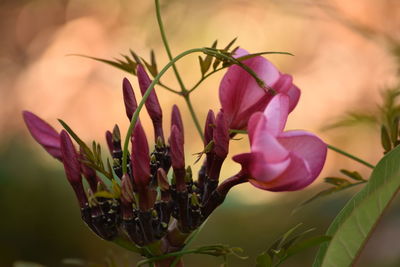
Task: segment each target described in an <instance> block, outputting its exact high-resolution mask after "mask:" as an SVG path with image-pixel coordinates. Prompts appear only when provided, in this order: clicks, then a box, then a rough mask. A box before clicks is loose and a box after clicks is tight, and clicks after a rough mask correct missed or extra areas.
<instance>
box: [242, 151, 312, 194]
mask: <svg viewBox="0 0 400 267" xmlns="http://www.w3.org/2000/svg"><path fill="white" fill-rule="evenodd" d="M310 177H311V174H310V171H309V168H308V166H307V164H306V162H305V161H304V160H303V159H301V158H299V157H297V156H296V155H290V165H289V166H288V167H287V168H286V169H285V171H284V172H283V173H281V174H280V175H279V176H277V177H276V178H275V179H273V180H270V181H262V180H260V179H257V180H256V179H252V180H249V181H250V183H251V184H252V185H254V186H256V187H258V188H261V189H264V190H269V191H274V192H279V191H293V190H298V189H300V186H298V184H301V185H302V186H303V187H304V186H306V185H308V184H310V183H311V182H312V181H313V180H311V179H310Z"/></svg>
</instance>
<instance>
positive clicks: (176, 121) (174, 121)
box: [171, 105, 184, 142]
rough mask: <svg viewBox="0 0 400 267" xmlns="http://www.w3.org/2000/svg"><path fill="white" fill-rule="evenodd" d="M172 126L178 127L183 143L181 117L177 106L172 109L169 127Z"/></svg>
mask: <svg viewBox="0 0 400 267" xmlns="http://www.w3.org/2000/svg"><path fill="white" fill-rule="evenodd" d="M173 125H176V127H178V130H179V131H180V132H181V133H182V140H183V142H184V135H183V133H184V131H183V123H182V117H181V113H180V111H179V108H178V106H177V105H174V106H173V107H172V115H171V127H172V126H173Z"/></svg>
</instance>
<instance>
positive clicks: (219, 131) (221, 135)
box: [213, 111, 229, 159]
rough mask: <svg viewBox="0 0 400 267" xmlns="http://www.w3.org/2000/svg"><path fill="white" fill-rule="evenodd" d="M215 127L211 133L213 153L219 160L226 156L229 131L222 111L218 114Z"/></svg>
mask: <svg viewBox="0 0 400 267" xmlns="http://www.w3.org/2000/svg"><path fill="white" fill-rule="evenodd" d="M215 125H216V126H215V129H214V132H213V140H214V153H215V155H217V156H218V157H219V158H221V159H224V158H226V156H227V155H228V149H229V129H228V124H227V122H226V120H225V118H224V113H223V112H222V111H220V112H219V113H218V115H217V118H216V120H215Z"/></svg>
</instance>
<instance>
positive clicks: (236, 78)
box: [219, 57, 280, 128]
mask: <svg viewBox="0 0 400 267" xmlns="http://www.w3.org/2000/svg"><path fill="white" fill-rule="evenodd" d="M243 63H244V64H246V65H247V66H248V67H250V68H251V69H252V70H253V71H255V73H257V75H258V76H259V77H260V78H261V79H262V80H263V81H264V82H265V83H266V84H267V85H269V86H271V85H273V84H274V83H275V82H276V81H277V80H278V79H279V76H280V74H279V71H278V70H277V69H276V68H275V66H274V65H273V64H272V63H271V62H269V61H268V60H266V59H265V58H263V57H254V58H251V59H247V60H244V61H243ZM265 94H268V93H267V92H266V90H264V89H262V88H260V86H259V85H258V84H257V82H256V81H255V79H254V78H253V77H252V76H251V75H250V74H249V73H247V72H246V71H245V70H244V69H242V68H241V67H239V66H237V65H233V66H231V67H229V69H228V71H227V73H226V74H225V75H224V77H223V78H222V81H221V84H220V88H219V97H220V101H221V105H222V109H223V110H224V112H225V114H227V119H228V123H229V124H230V126H231V128H237V127H236V126H237V125H236V124H240V123H241V122H238V121H235V118H236V117H237V114H240V113H241V112H242V111H244V110H247V109H249V108H250V107H251V106H252V105H254V104H255V103H257V101H258V100H259V99H260V98H262V97H263V96H265ZM247 119H248V118H247ZM246 122H247V121H246ZM244 126H245V125H244Z"/></svg>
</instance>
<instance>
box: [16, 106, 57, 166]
mask: <svg viewBox="0 0 400 267" xmlns="http://www.w3.org/2000/svg"><path fill="white" fill-rule="evenodd" d="M22 115H23V117H24V121H25V124H26V126H27V127H28V130H29V132H30V133H31V135H32V137H33V138H34V139H35V140H36V142H38V143H39V144H40V145H41V146H42V147H43V148H44V149H45V150H46V151H47V152H48V153H49V154H50V155H52V156H53V157H55V158H56V159H58V160H61V161H62V156H61V148H60V136H59V134H58V133H57V132H56V130H54V128H53V127H51V126H50V125H49V124H48V123H47V122H45V121H44V120H42V119H41V118H39V117H38V116H36V115H35V114H33V113H32V112H29V111H24V112H23V113H22Z"/></svg>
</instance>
